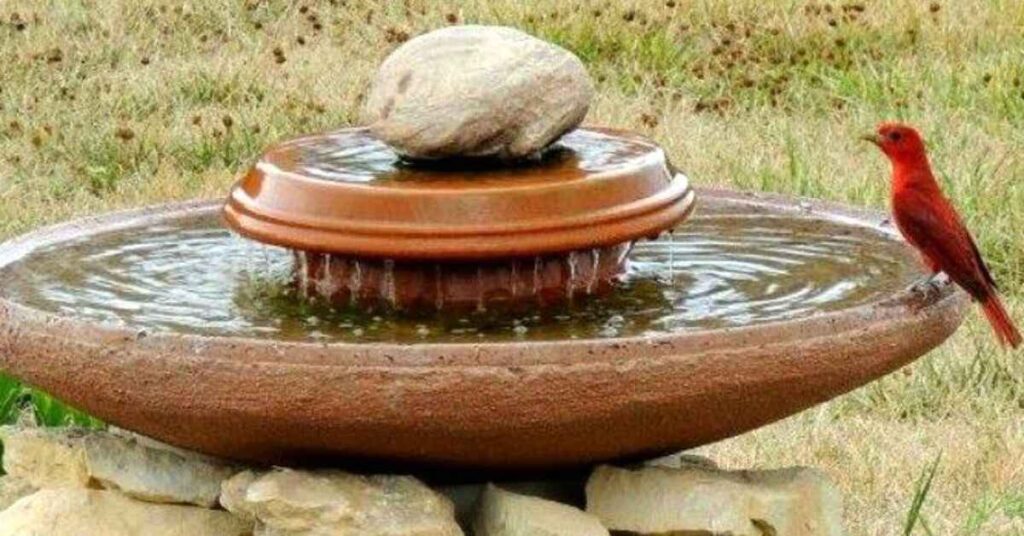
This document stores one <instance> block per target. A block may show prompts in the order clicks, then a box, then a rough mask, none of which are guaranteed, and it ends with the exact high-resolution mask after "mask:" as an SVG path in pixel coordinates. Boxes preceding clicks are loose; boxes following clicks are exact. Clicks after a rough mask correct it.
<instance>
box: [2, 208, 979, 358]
mask: <svg viewBox="0 0 1024 536" xmlns="http://www.w3.org/2000/svg"><path fill="white" fill-rule="evenodd" d="M697 192H698V194H699V195H700V196H701V197H702V198H704V199H707V200H708V201H709V202H710V201H724V202H734V203H745V204H751V205H754V206H762V207H770V208H772V209H774V210H779V211H785V212H790V213H792V214H794V215H795V216H799V217H808V218H818V219H824V220H828V221H832V222H836V223H841V224H845V225H855V226H859V227H862V228H866V229H869V230H871V231H874V232H877V233H879V234H880V235H882V236H886V237H888V238H889V239H893V240H900V238H899V236H898V234H897V233H896V231H895V230H894V229H893V228H892V227H890V226H886V227H882V226H880V225H879V223H880V222H882V221H885V220H886V218H885V216H884V215H883V214H881V213H879V212H876V211H872V210H870V209H863V208H855V207H850V206H846V205H842V204H838V203H831V202H826V201H818V200H805V199H793V198H787V197H785V196H780V195H774V194H760V193H750V192H736V191H733V190H727V189H703V188H700V189H697ZM221 203H222V201H221V200H218V199H214V200H194V201H184V202H177V203H167V204H159V205H152V206H147V207H142V208H136V209H129V210H124V211H118V212H112V213H107V214H102V215H97V216H91V217H85V218H82V219H77V220H74V221H70V222H65V223H60V224H56V225H52V226H49V227H45V228H41V229H38V230H36V231H33V232H30V233H28V234H25V235H22V236H19V237H16V238H13V239H11V240H8V241H6V242H3V243H0V269H3V268H4V267H6V266H8V265H11V264H14V263H16V262H18V260H19V259H20V258H23V257H24V256H25V255H27V254H29V253H30V252H32V251H33V250H35V249H36V248H39V247H45V246H48V245H52V244H56V243H61V242H66V241H69V240H75V239H80V238H83V237H87V236H90V235H95V234H102V233H107V232H113V231H117V230H120V229H124V228H131V227H136V226H138V225H140V223H145V222H153V223H157V222H160V221H163V220H167V219H175V218H181V217H188V216H190V215H195V216H200V215H204V216H205V215H210V214H213V213H215V212H216V211H217V210H219V209H220V207H221ZM967 303H968V300H967V298H966V296H965V295H964V294H963V293H961V292H959V291H957V290H956V289H955V288H953V287H951V286H947V287H944V288H942V289H941V290H940V291H939V292H936V293H933V294H930V295H928V296H921V295H919V294H915V293H913V292H911V291H910V290H909V289H904V290H901V291H900V292H898V293H895V294H892V295H890V296H888V297H886V298H883V299H880V300H877V301H874V302H871V303H867V304H862V305H858V306H854V307H850V308H848V309H842V310H839V311H833V312H827V313H820V314H817V315H814V316H810V317H805V318H798V319H791V320H779V321H770V322H764V323H758V324H755V325H749V326H733V327H726V328H716V329H701V330H689V331H678V332H669V333H656V334H647V335H635V336H629V337H618V338H590V339H566V340H555V341H521V342H517V341H499V342H486V341H483V342H445V343H418V344H416V343H413V344H410V343H391V342H345V341H338V342H329V343H320V342H302V341H274V340H266V339H255V338H250V337H229V336H204V335H195V334H181V333H165V332H158V333H146V332H144V331H140V330H138V329H133V328H131V327H121V326H113V325H108V324H100V323H94V322H89V321H85V320H81V319H77V318H74V317H70V316H62V315H58V314H53V313H47V312H43V311H39V310H36V309H33V308H30V307H27V306H24V305H21V304H18V303H16V302H13V301H10V300H9V299H8V298H6V297H5V296H4V295H3V291H2V289H0V325H3V326H5V327H6V329H8V330H14V331H20V332H26V331H36V330H41V331H43V332H44V333H46V332H54V331H58V332H60V333H63V334H64V335H63V337H64V338H68V339H71V340H76V341H81V342H85V341H94V342H96V343H98V344H105V343H109V342H111V341H118V342H120V343H122V344H133V345H137V346H138V347H140V349H143V348H145V349H149V350H159V351H162V352H174V351H185V352H188V353H192V354H199V353H202V354H203V355H204V358H207V359H227V360H242V361H245V362H249V363H254V364H255V363H271V362H272V363H276V364H282V363H293V364H306V365H320V366H328V367H330V366H366V367H371V366H387V367H395V368H398V367H423V366H438V365H440V366H447V367H459V366H465V367H479V366H503V367H504V366H508V364H509V363H510V360H512V359H514V360H515V364H516V365H517V366H530V365H559V364H560V365H574V364H579V363H580V361H579V359H577V357H578V356H580V355H585V356H586V358H585V359H587V361H588V362H592V363H601V362H604V361H621V360H622V359H621V354H623V353H627V354H628V353H630V352H629V351H628V349H629V348H637V349H642V351H641V352H640V353H641V354H642V357H643V356H651V355H652V353H653V354H658V353H660V352H659V351H658V349H659V348H665V349H666V352H667V351H669V350H672V349H674V350H678V349H680V347H692V348H693V349H694V354H699V353H702V352H706V351H711V350H721V349H740V348H743V347H750V346H763V345H764V344H766V343H768V344H783V343H786V342H791V341H809V340H812V339H817V338H819V337H821V338H827V339H834V338H836V337H837V334H838V333H840V332H846V331H859V332H867V331H869V328H870V327H872V326H874V327H875V328H877V329H880V330H882V331H885V330H886V328H888V327H889V326H890V325H892V324H894V323H895V324H900V323H903V322H910V323H912V324H913V323H915V322H914V320H915V317H920V319H919V322H918V323H921V324H923V323H924V320H923V317H924V316H925V315H926V314H927V315H929V316H930V314H931V313H934V314H939V315H943V314H946V315H954V316H960V317H962V316H963V314H964V313H963V310H964V308H965V305H966V304H967ZM958 322H959V320H958V321H957V323H958ZM809 334H815V335H813V336H809ZM0 335H2V333H0ZM0 342H2V337H0ZM240 347H241V348H246V349H249V350H251V351H250V352H249V353H248V355H246V356H244V357H243V356H239V355H237V353H238V350H239V348H240ZM0 348H2V346H0ZM566 349H572V350H573V351H572V352H566V351H565V350H566ZM437 356H443V359H438V358H437Z"/></svg>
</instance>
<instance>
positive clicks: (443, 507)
mask: <svg viewBox="0 0 1024 536" xmlns="http://www.w3.org/2000/svg"><path fill="white" fill-rule="evenodd" d="M221 504H222V505H223V506H224V507H225V508H226V509H228V511H230V512H232V513H234V514H235V515H237V516H238V517H239V518H240V519H250V520H255V521H256V522H257V532H256V534H257V535H262V536H329V535H335V534H345V535H347V536H461V534H462V531H461V530H460V529H459V526H458V524H457V523H456V522H455V515H454V507H453V506H452V503H451V501H449V500H448V499H446V498H445V497H443V496H441V495H439V494H437V493H435V492H434V491H432V490H431V489H430V488H428V487H427V486H425V485H423V484H422V483H421V482H420V481H418V480H416V479H415V478H412V477H407V476H391V475H374V476H359V475H353V474H349V473H344V472H341V471H316V472H310V471H295V470H291V469H274V470H273V471H270V472H267V473H264V474H262V475H256V474H254V473H252V472H250V471H246V472H243V473H239V474H238V475H236V476H234V477H232V478H231V479H230V480H228V481H226V482H224V485H223V490H222V493H221Z"/></svg>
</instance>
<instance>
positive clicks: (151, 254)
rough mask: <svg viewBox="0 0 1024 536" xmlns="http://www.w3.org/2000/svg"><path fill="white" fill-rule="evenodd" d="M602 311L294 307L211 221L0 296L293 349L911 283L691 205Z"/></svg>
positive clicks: (891, 254)
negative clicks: (301, 344) (294, 345)
mask: <svg viewBox="0 0 1024 536" xmlns="http://www.w3.org/2000/svg"><path fill="white" fill-rule="evenodd" d="M630 259H631V261H630V265H629V270H628V273H627V275H626V276H625V278H624V280H623V281H621V283H620V285H619V288H617V289H616V290H615V291H614V292H612V293H611V294H609V295H608V296H604V297H599V298H597V297H595V298H590V299H581V300H577V301H575V302H574V303H573V304H572V305H571V306H567V307H565V308H561V309H557V310H551V311H544V312H537V313H531V314H526V315H507V314H496V313H489V312H487V311H482V312H474V313H466V314H458V315H452V314H432V315H418V316H409V315H403V314H398V313H393V314H387V313H377V314H366V313H362V312H358V311H354V310H345V309H338V308H332V307H329V306H327V305H326V304H322V303H317V302H316V301H310V300H307V299H303V298H302V297H301V296H299V295H298V292H297V291H296V290H295V285H294V283H293V279H294V277H293V273H292V270H293V266H294V256H293V254H292V253H291V252H290V251H287V250H284V249H279V248H274V247H269V246H264V245H260V244H257V243H255V242H252V241H249V240H245V239H243V238H240V237H237V236H235V235H233V234H232V233H231V232H230V231H228V230H227V229H226V228H225V227H224V226H223V224H222V223H221V222H220V220H219V218H218V216H217V207H214V206H211V207H210V208H209V210H208V211H206V212H204V213H202V214H200V215H198V216H197V215H189V216H188V217H183V216H180V215H179V216H173V217H168V218H167V219H165V220H163V221H161V222H160V223H158V224H152V223H151V224H147V225H145V226H137V227H128V228H124V229H120V230H117V231H111V232H106V233H102V234H97V235H89V236H87V237H86V238H83V239H79V240H77V241H73V242H62V243H57V244H53V245H50V246H48V247H45V248H41V249H38V250H36V251H33V252H30V253H29V254H28V255H26V256H25V257H23V258H22V259H20V260H19V261H17V262H15V263H13V264H11V265H9V266H7V267H0V294H3V295H4V296H6V297H8V298H10V299H12V300H13V301H15V302H18V303H22V304H24V305H28V306H30V307H34V308H36V309H40V310H43V311H46V312H51V313H58V314H64V315H71V316H75V317H79V318H83V319H87V320H92V321H101V322H106V323H112V324H116V325H122V326H128V327H131V328H137V329H140V330H146V331H147V332H151V333H152V332H175V333H190V334H198V335H208V336H241V337H253V338H264V339H274V340H299V341H309V340H313V341H317V340H319V341H325V342H332V341H353V342H369V341H388V342H406V343H432V342H479V341H500V340H510V341H522V340H553V339H555V340H557V339H583V338H607V337H622V336H631V335H643V334H652V333H665V332H674V331H683V330H699V329H709V328H723V327H730V326H743V325H750V324H758V323H765V322H772V321H779V320H791V319H796V318H801V317H807V316H812V315H816V314H819V313H823V312H828V311H836V310H839V309H844V308H849V307H853V306H857V305H863V304H869V303H872V302H875V301H879V300H882V299H884V298H886V297H888V296H891V295H892V293H893V292H895V291H898V290H900V289H902V288H904V287H906V286H907V285H909V284H911V283H912V282H913V280H914V279H915V278H917V277H919V276H920V272H918V270H917V268H916V264H915V263H914V262H913V259H911V258H910V257H909V253H908V251H907V250H906V248H905V247H904V246H903V245H902V244H900V243H899V242H897V241H895V240H893V239H891V238H890V237H889V236H887V235H885V234H884V233H882V232H880V231H879V230H876V229H871V228H866V227H861V226H855V225H845V224H840V223H837V222H835V221H832V220H828V219H824V218H820V217H816V216H814V215H813V214H800V213H794V212H784V211H781V210H779V211H775V210H771V209H765V208H763V207H758V208H757V209H756V210H754V209H752V208H751V207H750V206H747V205H744V204H742V203H720V202H719V203H714V204H706V205H703V206H702V207H701V208H700V209H699V213H698V214H697V215H695V216H694V217H693V218H692V219H691V220H689V221H688V222H686V223H685V224H683V225H682V226H680V227H679V228H678V229H676V230H675V232H674V233H673V234H672V236H668V235H666V236H664V237H662V238H661V239H658V240H653V241H642V242H638V243H637V244H636V245H635V247H634V248H633V250H632V252H631V254H630Z"/></svg>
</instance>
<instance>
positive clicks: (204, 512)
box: [0, 488, 252, 536]
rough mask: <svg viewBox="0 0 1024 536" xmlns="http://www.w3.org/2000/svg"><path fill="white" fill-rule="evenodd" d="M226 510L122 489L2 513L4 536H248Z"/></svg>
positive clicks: (35, 501) (82, 492) (62, 496)
mask: <svg viewBox="0 0 1024 536" xmlns="http://www.w3.org/2000/svg"><path fill="white" fill-rule="evenodd" d="M251 533H252V524H251V523H246V522H244V521H242V520H240V519H238V518H236V517H234V516H232V515H231V514H229V513H227V512H224V511H223V510H208V509H206V508H197V507H194V506H178V505H168V504H153V503H146V502H142V501H137V500H134V499H131V498H129V497H126V496H124V495H122V494H120V493H118V492H116V491H106V490H95V489H84V488H61V489H46V490H41V491H38V492H36V493H34V494H32V495H29V496H28V497H25V498H23V499H21V500H19V501H18V502H16V503H14V505H13V506H11V507H10V508H8V509H7V510H4V511H3V512H0V536H140V535H143V534H144V535H145V536H246V535H249V534H251Z"/></svg>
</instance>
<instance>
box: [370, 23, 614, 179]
mask: <svg viewBox="0 0 1024 536" xmlns="http://www.w3.org/2000/svg"><path fill="white" fill-rule="evenodd" d="M593 93H594V89H593V84H592V83H591V81H590V77H589V76H588V75H587V70H586V68H585V67H584V66H583V63H582V62H580V60H579V59H578V58H577V57H576V56H574V55H573V54H572V53H570V52H568V51H567V50H565V49H562V48H560V47H558V46H555V45H552V44H550V43H547V42H545V41H541V40H540V39H537V38H535V37H532V36H530V35H527V34H525V33H523V32H520V31H518V30H514V29H512V28H504V27H487V26H453V27H451V28H445V29H443V30H437V31H434V32H430V33H428V34H425V35H422V36H419V37H417V38H415V39H412V40H411V41H409V42H407V43H405V44H404V45H402V46H401V47H399V48H398V49H397V50H396V51H395V52H394V53H392V54H391V55H390V56H389V57H388V58H387V60H385V61H384V63H383V65H381V67H380V70H379V71H378V72H377V76H376V78H375V79H374V81H373V86H372V88H371V90H370V93H369V98H368V99H367V102H366V107H365V110H364V114H363V118H364V121H365V122H366V123H367V124H368V125H370V130H371V131H372V132H373V133H374V134H375V135H376V136H377V137H379V138H380V139H381V140H383V141H385V142H387V143H388V145H390V146H391V147H393V148H394V149H395V150H396V151H397V152H398V153H399V154H401V155H402V156H404V157H408V158H413V159H439V158H451V157H495V158H499V159H503V160H515V159H519V158H524V157H528V156H534V155H537V154H538V153H539V152H540V151H542V150H543V149H544V148H545V147H547V146H548V145H550V144H551V143H553V142H554V141H555V140H557V139H558V138H559V137H561V136H562V135H563V134H565V133H566V132H568V131H570V130H572V129H574V128H576V127H577V126H578V125H579V124H580V123H581V122H582V121H583V118H584V117H585V116H586V115H587V109H588V108H589V106H590V99H591V97H592V96H593Z"/></svg>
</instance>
